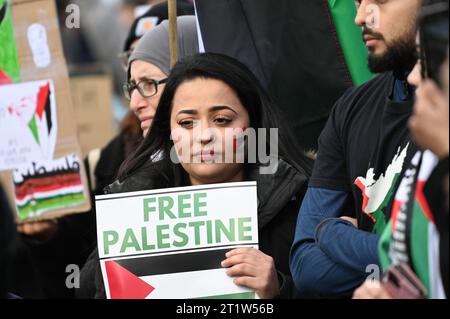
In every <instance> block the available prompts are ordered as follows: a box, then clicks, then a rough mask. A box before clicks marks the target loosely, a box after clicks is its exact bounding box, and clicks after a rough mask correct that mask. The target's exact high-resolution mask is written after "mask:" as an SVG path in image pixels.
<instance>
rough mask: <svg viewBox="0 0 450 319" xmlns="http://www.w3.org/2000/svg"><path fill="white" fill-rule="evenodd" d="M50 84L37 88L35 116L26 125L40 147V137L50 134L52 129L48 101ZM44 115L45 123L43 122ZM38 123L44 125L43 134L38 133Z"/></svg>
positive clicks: (50, 110) (49, 103)
mask: <svg viewBox="0 0 450 319" xmlns="http://www.w3.org/2000/svg"><path fill="white" fill-rule="evenodd" d="M51 94H52V93H51V91H50V83H49V82H48V83H47V84H46V85H44V86H41V87H39V91H38V94H37V99H36V110H35V114H34V115H33V117H32V118H31V120H30V122H29V123H28V127H29V128H30V130H31V133H32V134H33V137H34V139H35V141H36V144H38V145H40V144H41V142H40V139H41V137H40V135H41V134H45V135H46V136H47V135H48V136H49V135H50V134H51V131H52V128H53V120H52V118H53V116H52V107H51V101H50V95H51ZM44 115H45V121H44V119H43V118H44ZM38 123H44V126H45V130H44V132H39V128H38Z"/></svg>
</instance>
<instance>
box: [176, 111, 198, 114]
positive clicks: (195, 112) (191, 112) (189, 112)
mask: <svg viewBox="0 0 450 319" xmlns="http://www.w3.org/2000/svg"><path fill="white" fill-rule="evenodd" d="M180 114H188V115H195V114H198V112H197V111H196V110H181V111H180V112H178V115H180Z"/></svg>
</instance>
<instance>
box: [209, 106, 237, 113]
mask: <svg viewBox="0 0 450 319" xmlns="http://www.w3.org/2000/svg"><path fill="white" fill-rule="evenodd" d="M209 110H210V112H217V111H223V110H229V111H231V112H233V113H235V114H236V115H237V114H238V113H237V112H236V111H235V110H233V108H231V107H230V106H226V105H217V106H213V107H211V108H210V109H209Z"/></svg>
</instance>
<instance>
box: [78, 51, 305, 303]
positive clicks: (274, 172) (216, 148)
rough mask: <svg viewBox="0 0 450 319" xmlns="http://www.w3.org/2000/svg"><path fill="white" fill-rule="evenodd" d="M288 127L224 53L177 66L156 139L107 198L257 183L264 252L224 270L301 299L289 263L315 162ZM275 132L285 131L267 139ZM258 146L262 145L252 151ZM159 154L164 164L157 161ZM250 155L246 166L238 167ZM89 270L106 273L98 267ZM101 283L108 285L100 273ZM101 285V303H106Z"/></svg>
mask: <svg viewBox="0 0 450 319" xmlns="http://www.w3.org/2000/svg"><path fill="white" fill-rule="evenodd" d="M282 126H283V125H282V123H281V122H280V121H279V120H278V116H277V114H276V112H275V109H274V108H273V106H272V104H271V101H270V98H269V97H268V95H267V94H266V93H265V91H264V90H263V88H262V87H261V86H260V84H259V83H258V80H257V79H256V78H255V77H254V76H253V74H252V73H251V72H250V71H249V70H248V69H247V68H246V67H245V66H244V65H243V64H241V63H240V62H238V61H236V60H234V59H232V58H229V57H226V56H223V55H216V54H203V55H198V56H195V57H192V58H189V59H187V60H186V61H184V62H180V63H178V64H177V65H176V66H175V67H174V69H173V71H172V74H171V75H170V77H169V79H168V81H167V83H166V87H165V90H164V93H163V94H162V96H161V101H160V104H159V106H158V109H157V111H156V114H155V117H154V120H153V125H152V127H151V128H150V131H149V134H148V135H147V136H146V138H145V140H144V142H143V144H141V146H140V147H139V148H138V150H137V151H136V153H135V154H134V155H133V156H132V157H131V158H129V159H128V160H127V161H126V162H125V163H124V165H123V166H122V168H121V172H120V173H119V180H118V181H117V182H116V183H114V184H112V185H111V186H109V187H108V188H107V192H108V193H122V192H132V191H140V190H149V189H161V188H171V187H178V186H190V185H203V184H215V183H228V182H242V181H255V180H256V181H257V185H258V224H259V225H258V228H259V247H260V250H256V249H247V248H242V249H235V250H232V251H230V252H228V253H227V255H226V256H224V261H223V262H222V267H224V268H227V269H228V270H227V274H228V275H229V276H230V277H233V278H234V281H235V283H236V284H237V285H240V286H244V287H248V288H251V289H254V290H255V291H256V292H257V294H258V295H259V296H260V297H261V298H274V297H277V296H278V297H282V298H290V297H295V295H296V294H295V291H294V286H293V283H292V279H291V276H290V272H289V266H288V265H289V264H288V261H289V260H288V258H289V250H290V247H291V243H292V240H293V236H294V229H295V224H296V219H297V213H298V208H299V205H300V203H301V200H302V198H303V195H304V192H305V188H306V186H307V180H308V176H309V174H310V170H311V161H310V160H309V159H308V158H307V157H306V156H305V155H304V154H303V153H302V152H301V151H298V150H296V149H295V143H294V142H293V141H292V139H291V138H290V137H289V136H290V135H289V134H287V133H286V132H284V131H283V130H282V129H281V127H282ZM269 128H279V132H275V133H274V131H271V134H267V130H268V129H269ZM258 129H267V130H258ZM230 130H231V132H234V133H235V134H229V133H230ZM236 132H238V133H237V134H236ZM239 132H240V133H241V134H239ZM252 132H253V133H254V134H255V137H256V138H253V139H252V138H251V137H250V136H251V133H252ZM276 133H278V134H276ZM269 135H272V136H269ZM273 135H276V136H273ZM171 137H172V138H173V140H171ZM256 140H257V141H259V142H258V145H251V144H252V141H253V142H255V141H256ZM230 145H231V147H230ZM230 150H231V151H230ZM269 150H270V153H271V155H270V156H266V154H267V153H268V151H269ZM158 152H160V154H162V158H161V160H160V161H158V162H155V161H154V160H153V154H155V153H158ZM242 153H244V155H245V161H238V158H239V156H240V155H242ZM258 154H259V156H257V155H258ZM261 154H264V156H262V155H261ZM124 213H126V212H124ZM84 271H98V263H97V265H96V267H95V270H94V269H92V266H91V267H87V269H85V270H84ZM97 278H99V280H98V281H101V275H100V274H99V273H97ZM97 284H98V285H97V292H96V296H97V297H104V296H105V294H104V290H103V285H102V284H99V283H98V282H97ZM83 288H88V287H82V289H83Z"/></svg>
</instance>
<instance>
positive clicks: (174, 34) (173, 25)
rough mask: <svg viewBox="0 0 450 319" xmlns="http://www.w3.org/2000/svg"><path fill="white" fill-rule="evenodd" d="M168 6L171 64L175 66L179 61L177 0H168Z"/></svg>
mask: <svg viewBox="0 0 450 319" xmlns="http://www.w3.org/2000/svg"><path fill="white" fill-rule="evenodd" d="M168 7H169V39H170V40H169V41H170V66H171V67H173V66H174V65H175V64H176V63H177V62H178V30H177V0H168Z"/></svg>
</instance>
